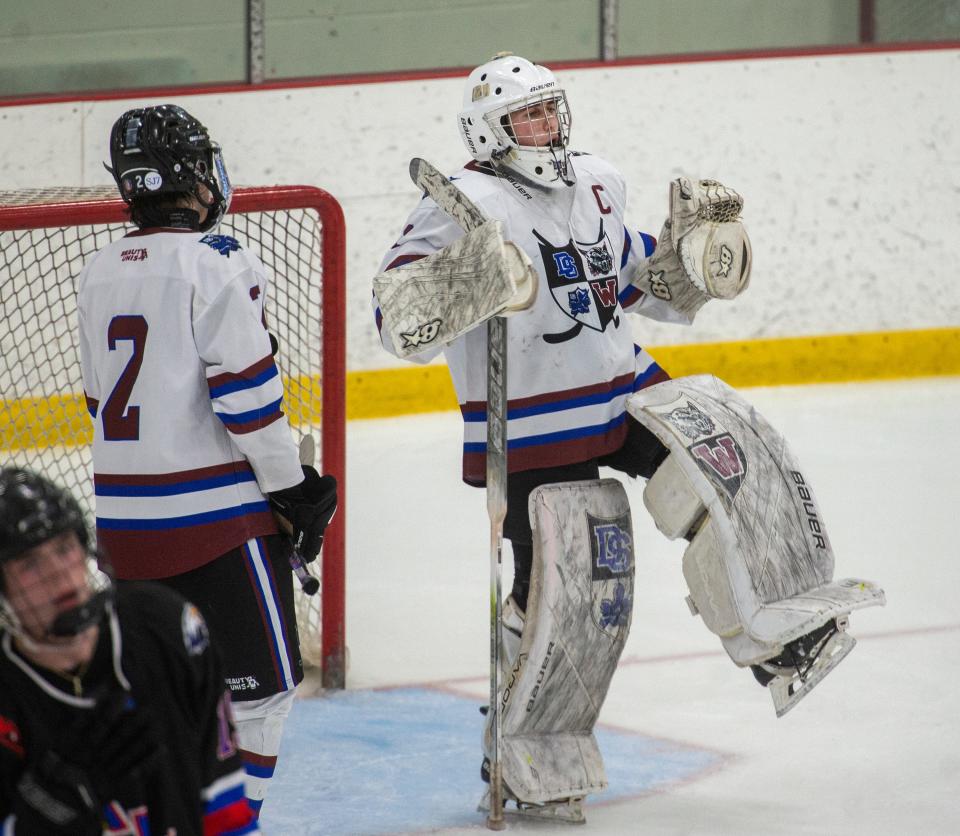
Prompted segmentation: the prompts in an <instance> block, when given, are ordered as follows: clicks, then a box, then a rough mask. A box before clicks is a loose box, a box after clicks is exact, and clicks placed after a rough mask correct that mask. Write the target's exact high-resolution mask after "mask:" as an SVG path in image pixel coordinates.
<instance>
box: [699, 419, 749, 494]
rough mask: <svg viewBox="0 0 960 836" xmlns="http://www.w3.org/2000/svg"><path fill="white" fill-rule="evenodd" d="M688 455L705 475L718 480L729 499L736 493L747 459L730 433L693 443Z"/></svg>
mask: <svg viewBox="0 0 960 836" xmlns="http://www.w3.org/2000/svg"><path fill="white" fill-rule="evenodd" d="M690 455H692V456H693V457H694V459H696V461H697V464H698V465H700V469H701V470H703V471H704V473H706V474H707V476H710V477H712V478H713V479H715V480H719V482H720V484H722V485H723V487H724V489H725V490H726V491H727V493H728V494H729V495H730V499H733V498H734V497H735V496H736V495H737V491H739V490H740V486H741V485H742V484H743V477H744V476H745V475H746V473H747V461H746V457H745V456H744V454H743V450H741V449H740V445H739V444H737V442H736V441H735V440H734V438H733V436H732V435H730V434H729V433H725V434H724V435H718V436H715V437H714V438H708V439H707V440H706V441H701V442H699V443H698V444H694V445H693V446H692V447H690Z"/></svg>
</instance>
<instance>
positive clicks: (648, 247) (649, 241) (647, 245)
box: [639, 232, 657, 258]
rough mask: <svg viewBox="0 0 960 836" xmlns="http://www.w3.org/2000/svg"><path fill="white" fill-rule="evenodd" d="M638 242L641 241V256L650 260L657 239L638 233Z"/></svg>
mask: <svg viewBox="0 0 960 836" xmlns="http://www.w3.org/2000/svg"><path fill="white" fill-rule="evenodd" d="M639 235H640V240H641V241H643V254H644V256H645V257H646V258H650V256H652V255H653V251H654V250H655V249H656V248H657V239H656V238H654V237H653V236H652V235H647V233H646V232H641V233H639Z"/></svg>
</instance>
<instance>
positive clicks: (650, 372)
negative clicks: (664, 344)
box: [633, 363, 663, 392]
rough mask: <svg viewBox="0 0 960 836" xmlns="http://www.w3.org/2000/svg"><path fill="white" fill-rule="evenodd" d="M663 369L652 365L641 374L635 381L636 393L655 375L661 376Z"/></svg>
mask: <svg viewBox="0 0 960 836" xmlns="http://www.w3.org/2000/svg"><path fill="white" fill-rule="evenodd" d="M662 371H663V369H661V368H660V366H658V365H657V364H656V363H651V364H650V365H649V366H647V368H646V369H645V370H644V371H642V372H640V374H638V375H637V376H636V378H635V379H634V381H633V391H634V392H636V391H637V390H638V389H641V388H642V387H643V385H644V384H645V383H646V382H647V381H648V380H649V379H650V378H651V377H653V376H654V375H655V374H660V373H661V372H662Z"/></svg>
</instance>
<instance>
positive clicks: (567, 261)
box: [553, 251, 580, 279]
mask: <svg viewBox="0 0 960 836" xmlns="http://www.w3.org/2000/svg"><path fill="white" fill-rule="evenodd" d="M553 263H554V264H555V265H556V268H557V275H558V276H560V277H561V278H563V279H579V278H580V270H579V269H578V268H577V262H576V261H575V260H574V258H573V256H572V255H571V254H570V253H567V252H563V251H561V252H556V253H554V254H553Z"/></svg>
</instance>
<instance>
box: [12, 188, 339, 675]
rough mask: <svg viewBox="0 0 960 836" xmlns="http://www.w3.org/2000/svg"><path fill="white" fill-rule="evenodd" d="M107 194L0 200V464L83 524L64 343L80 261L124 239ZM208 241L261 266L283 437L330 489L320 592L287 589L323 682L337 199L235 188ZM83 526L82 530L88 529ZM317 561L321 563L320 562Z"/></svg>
mask: <svg viewBox="0 0 960 836" xmlns="http://www.w3.org/2000/svg"><path fill="white" fill-rule="evenodd" d="M132 228H133V227H132V225H131V224H130V222H129V219H128V216H127V213H126V207H125V205H124V203H123V201H122V200H120V198H119V197H118V196H117V193H116V190H115V189H106V188H77V189H49V190H28V191H17V192H0V306H2V323H0V462H2V463H3V466H19V467H26V468H30V469H33V470H37V471H39V472H41V473H43V474H44V475H46V476H47V477H48V478H51V479H53V480H54V481H56V482H58V483H59V484H61V485H63V486H64V487H67V488H69V489H70V491H71V492H72V493H73V494H74V495H75V496H76V497H77V498H78V499H79V500H80V501H81V503H82V504H83V506H84V510H85V511H86V512H87V514H88V522H92V519H93V510H94V506H93V467H92V461H91V452H92V446H91V442H92V436H93V427H92V423H91V419H90V416H89V413H88V412H87V410H86V405H85V403H84V398H83V385H82V382H81V376H80V360H79V350H78V346H77V309H76V279H77V276H78V275H79V273H80V270H81V268H82V267H83V264H84V261H85V260H86V259H87V258H88V257H89V256H91V255H92V254H93V253H94V252H96V251H97V250H99V249H100V248H102V247H103V246H104V245H105V244H107V243H108V242H109V241H112V240H113V239H115V238H118V237H121V236H123V235H124V234H126V232H128V231H130V230H131V229H132ZM218 232H220V233H223V234H226V235H230V236H233V237H235V238H237V239H238V240H239V241H240V242H241V244H243V245H244V246H246V247H248V248H249V249H251V250H252V251H253V252H255V253H256V254H257V255H258V256H259V257H260V259H261V260H262V261H263V263H264V264H265V265H266V267H267V271H268V275H269V279H270V285H269V291H268V294H267V322H268V324H269V326H270V330H271V333H273V334H275V335H276V337H277V340H278V342H279V345H280V350H279V353H278V355H277V361H278V362H277V365H278V366H279V368H280V373H281V375H282V377H283V382H284V407H285V411H286V413H287V416H288V418H289V419H290V424H291V426H292V428H293V432H294V435H295V436H296V437H299V436H301V435H303V434H305V433H314V434H319V435H320V457H321V458H320V461H319V462H318V463H317V468H318V470H321V472H325V473H331V474H333V475H334V476H335V477H336V479H337V482H338V484H339V494H340V508H339V513H337V514H336V515H335V516H334V519H333V521H332V522H331V523H330V525H329V527H328V528H327V532H326V536H325V537H324V545H323V552H322V553H321V556H320V558H319V559H318V560H317V561H316V562H314V563H313V564H311V566H310V569H311V571H312V572H313V573H316V572H317V568H318V566H319V567H320V576H321V587H320V593H319V594H317V595H314V596H306V595H304V594H303V593H302V592H301V591H300V589H299V584H296V582H295V585H296V603H297V623H298V627H299V632H300V643H301V647H302V650H303V656H304V661H305V662H306V663H307V664H310V665H313V666H315V667H319V668H320V669H321V678H322V683H323V686H324V687H326V688H342V687H343V686H344V678H345V631H344V624H345V615H344V595H345V583H344V580H345V567H344V552H345V537H344V528H345V520H346V512H345V502H344V493H345V486H346V479H345V477H346V473H345V444H344V434H345V402H344V400H345V394H344V393H345V383H344V379H345V363H346V350H345V327H346V325H345V323H346V312H345V304H346V299H345V262H346V251H345V226H344V219H343V211H342V210H341V208H340V205H339V204H338V203H337V201H336V200H335V199H334V198H333V197H332V196H331V195H329V194H328V193H327V192H325V191H323V190H322V189H317V188H311V187H306V186H275V187H265V188H240V189H237V190H236V191H235V193H234V196H233V201H232V203H231V206H230V212H229V214H228V215H227V216H226V217H225V218H224V220H223V221H222V223H221V224H220V227H219V230H218ZM91 528H92V526H91ZM321 564H322V565H321Z"/></svg>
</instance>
